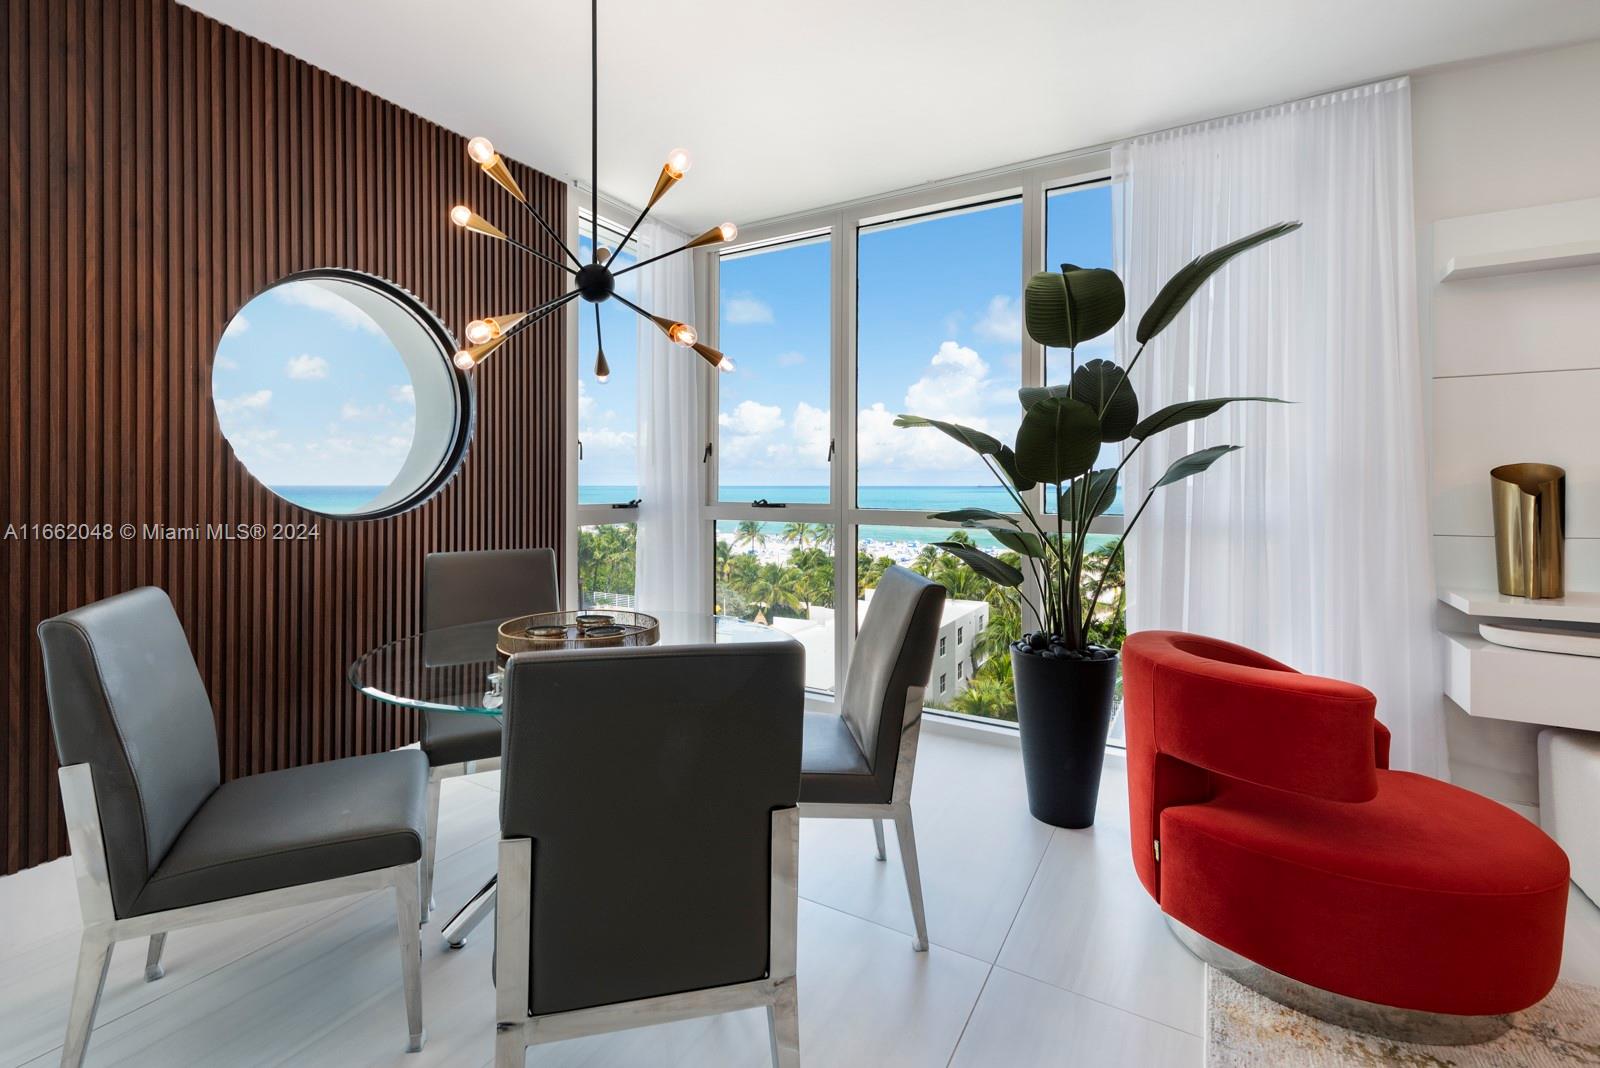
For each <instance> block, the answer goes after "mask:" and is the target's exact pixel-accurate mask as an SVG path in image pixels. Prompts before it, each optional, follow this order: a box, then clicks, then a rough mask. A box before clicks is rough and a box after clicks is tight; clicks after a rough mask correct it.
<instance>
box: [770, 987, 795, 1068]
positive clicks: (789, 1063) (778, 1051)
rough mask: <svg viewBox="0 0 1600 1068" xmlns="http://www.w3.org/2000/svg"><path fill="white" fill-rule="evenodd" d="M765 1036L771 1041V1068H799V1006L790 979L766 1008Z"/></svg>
mask: <svg viewBox="0 0 1600 1068" xmlns="http://www.w3.org/2000/svg"><path fill="white" fill-rule="evenodd" d="M767 1034H768V1037H770V1038H771V1040H772V1068H800V1005H799V1002H798V995H797V994H796V992H795V982H794V980H793V979H792V978H791V979H790V980H789V981H788V982H786V983H784V984H783V987H782V989H781V990H780V991H779V993H778V998H777V1000H776V1001H774V1002H773V1003H772V1004H771V1005H768V1006H767Z"/></svg>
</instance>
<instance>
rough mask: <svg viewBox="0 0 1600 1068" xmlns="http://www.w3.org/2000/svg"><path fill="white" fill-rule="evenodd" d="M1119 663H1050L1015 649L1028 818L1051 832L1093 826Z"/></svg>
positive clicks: (1013, 665) (1059, 660) (1114, 660)
mask: <svg viewBox="0 0 1600 1068" xmlns="http://www.w3.org/2000/svg"><path fill="white" fill-rule="evenodd" d="M1117 660H1118V658H1117V657H1115V656H1110V657H1107V658H1106V659H1104V660H1074V659H1071V658H1066V657H1046V656H1042V655H1041V654H1039V653H1037V652H1034V651H1033V650H1031V649H1021V648H1018V647H1017V646H1015V645H1013V646H1012V647H1011V671H1012V675H1013V676H1014V677H1015V679H1016V685H1017V724H1018V726H1019V727H1020V728H1021V730H1022V770H1023V774H1024V776H1025V777H1026V778H1027V781H1028V811H1030V812H1032V813H1033V818H1034V819H1037V820H1040V821H1042V822H1044V823H1048V824H1050V825H1051V826H1054V827H1091V826H1093V825H1094V811H1095V804H1096V801H1097V800H1098V799H1099V796H1100V767H1101V764H1102V763H1103V762H1104V760H1105V753H1106V735H1107V734H1108V733H1109V732H1110V730H1111V714H1112V706H1113V703H1114V701H1115V699H1116V692H1117Z"/></svg>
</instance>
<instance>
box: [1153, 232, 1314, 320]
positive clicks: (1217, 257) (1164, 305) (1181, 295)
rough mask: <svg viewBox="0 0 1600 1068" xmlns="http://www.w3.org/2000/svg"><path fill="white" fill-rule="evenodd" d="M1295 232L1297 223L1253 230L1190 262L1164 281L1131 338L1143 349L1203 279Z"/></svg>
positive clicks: (1181, 307)
mask: <svg viewBox="0 0 1600 1068" xmlns="http://www.w3.org/2000/svg"><path fill="white" fill-rule="evenodd" d="M1298 229H1300V224H1299V223H1298V222H1282V223H1277V224H1276V225H1273V226H1269V227H1267V228H1266V229H1265V230H1257V231H1256V232H1255V233H1253V234H1249V235H1247V236H1245V237H1241V238H1239V240H1237V241H1230V242H1229V243H1228V244H1226V245H1223V246H1222V247H1221V248H1216V249H1212V250H1211V251H1210V252H1207V253H1205V254H1204V255H1203V256H1197V257H1196V258H1195V259H1193V260H1191V261H1190V262H1189V263H1188V264H1187V265H1186V266H1185V267H1184V268H1183V269H1182V270H1180V271H1179V272H1178V273H1177V274H1175V275H1173V276H1172V277H1171V278H1169V279H1167V284H1166V285H1164V286H1162V287H1161V292H1159V293H1157V294H1156V299H1155V300H1153V301H1151V302H1150V308H1149V310H1148V311H1146V312H1145V313H1144V318H1142V319H1140V320H1139V330H1138V332H1137V333H1136V334H1135V335H1134V336H1135V337H1136V338H1137V339H1138V341H1139V344H1141V345H1143V344H1144V343H1145V342H1147V341H1149V340H1150V339H1151V338H1153V337H1155V336H1156V335H1157V334H1159V333H1161V331H1163V330H1165V329H1166V328H1167V325H1168V324H1169V323H1171V322H1172V320H1174V319H1176V318H1177V317H1178V313H1179V312H1181V311H1182V310H1183V307H1184V305H1186V304H1188V303H1189V298H1190V297H1192V296H1194V295H1195V293H1196V292H1197V291H1198V290H1199V289H1200V287H1201V286H1203V285H1205V283H1206V279H1208V278H1210V277H1211V276H1212V275H1214V274H1216V273H1217V272H1218V271H1220V270H1222V268H1223V267H1224V266H1225V265H1226V264H1227V262H1228V261H1229V260H1231V259H1233V258H1234V257H1235V256H1237V255H1239V253H1241V252H1244V251H1247V250H1248V249H1252V248H1255V247H1256V246H1257V245H1262V244H1265V243H1266V242H1268V241H1271V240H1273V239H1274V238H1279V237H1282V236H1283V235H1284V234H1289V233H1293V232H1294V231H1296V230H1298Z"/></svg>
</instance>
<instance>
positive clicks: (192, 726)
mask: <svg viewBox="0 0 1600 1068" xmlns="http://www.w3.org/2000/svg"><path fill="white" fill-rule="evenodd" d="M39 643H40V645H41V646H42V648H43V652H44V670H45V689H46V693H47V695H48V699H49V703H50V726H51V729H52V730H53V732H54V734H55V742H56V751H57V754H58V755H59V756H60V759H61V773H60V778H61V804H62V808H63V809H65V812H66V819H67V840H68V842H69V844H70V845H71V847H72V864H73V868H74V871H75V873H76V878H77V885H78V905H79V908H80V910H81V911H82V913H83V936H82V939H81V942H80V945H79V950H78V970H77V977H76V979H75V981H74V984H73V989H72V1007H71V1009H70V1010H69V1013H68V1017H67V1034H66V1040H65V1044H64V1046H63V1048H62V1052H61V1063H62V1064H63V1065H78V1064H81V1063H82V1062H83V1057H84V1053H85V1051H86V1050H87V1049H88V1045H89V1035H90V1032H91V1030H92V1029H93V1027H94V1017H95V1011H96V1009H97V1008H98V1007H99V1003H100V995H101V992H102V991H103V990H104V989H105V981H106V970H107V969H108V968H109V967H110V964H111V951H112V948H113V947H114V946H115V944H116V943H117V942H119V941H122V940H124V939H129V938H139V937H143V936H146V935H148V936H149V938H150V944H149V949H148V952H147V954H146V957H145V979H146V981H152V982H153V981H154V980H157V979H159V978H161V976H162V974H163V973H162V968H161V954H162V950H163V948H164V946H165V944H166V938H167V933H168V932H169V931H173V930H176V929H178V928H182V927H192V926H194V925H196V924H202V923H212V922H215V921H217V920H227V919H233V918H236V917H241V916H252V915H255V914H257V913H260V912H266V911H269V910H272V909H279V908H288V907H290V906H294V905H301V904H304V903H306V902H309V901H318V900H322V899H325V898H331V897H341V896H344V895H348V894H362V893H367V892H369V891H372V890H381V889H387V888H390V887H393V889H394V895H395V914H396V922H397V925H398V929H399V935H400V965H401V975H402V978H403V980H404V988H405V1002H406V1019H407V1023H408V1024H409V1027H410V1044H409V1046H408V1047H407V1048H408V1049H409V1050H411V1051H413V1052H414V1051H416V1050H420V1049H421V1048H422V1042H423V1029H422V946H421V943H420V940H419V936H418V931H417V928H418V927H419V926H420V924H421V891H420V879H421V871H420V870H419V862H420V860H421V857H422V843H423V811H422V803H423V794H424V792H425V790H426V786H427V777H428V768H427V763H426V761H424V760H423V758H422V755H421V754H420V753H418V752H416V751H415V750H397V751H394V752H388V753H379V754H377V755H374V756H363V757H353V758H349V759H345V760H335V761H331V762H329V763H326V764H312V765H309V766H306V767H299V768H290V769H288V770H286V771H273V772H267V773H265V774H261V775H249V776H245V777H244V778H240V779H234V780H232V781H230V782H223V781H222V777H221V773H220V767H219V764H218V759H217V734H216V725H215V722H214V720H213V718H212V710H211V702H210V699H209V698H208V697H207V696H206V691H205V684H204V683H203V682H202V681H201V679H200V673H199V671H198V670H197V669H196V667H195V663H194V657H193V656H192V654H191V653H190V651H189V643H188V640H187V639H186V638H185V637H184V633H183V626H182V624H181V623H179V622H178V617H177V614H176V613H175V612H174V611H173V609H172V602H171V601H170V600H168V598H167V595H166V594H165V593H163V592H162V591H161V590H158V589H155V588H153V587H143V588H140V589H136V590H130V591H129V592H127V593H122V594H118V595H117V596H115V597H109V598H107V599H105V600H103V601H97V602H95V603H94V604H90V605H86V606H84V607H82V608H78V609H74V610H73V611H70V612H66V613H63V614H62V615H59V616H56V617H54V618H52V619H47V620H45V621H44V622H43V623H41V624H39Z"/></svg>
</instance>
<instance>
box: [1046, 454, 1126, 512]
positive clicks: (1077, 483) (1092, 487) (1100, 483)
mask: <svg viewBox="0 0 1600 1068" xmlns="http://www.w3.org/2000/svg"><path fill="white" fill-rule="evenodd" d="M1116 482H1117V469H1116V468H1115V467H1106V468H1102V469H1101V470H1099V471H1090V472H1089V474H1088V475H1087V476H1085V477H1083V478H1079V479H1075V480H1074V481H1073V483H1072V485H1071V486H1069V487H1068V488H1067V492H1065V493H1063V494H1062V495H1061V500H1060V501H1059V502H1057V504H1058V507H1060V508H1061V514H1062V515H1064V516H1067V517H1068V518H1076V517H1077V515H1078V499H1079V496H1080V495H1081V494H1083V493H1084V492H1085V487H1087V493H1088V497H1089V507H1090V509H1091V510H1090V513H1089V518H1090V519H1093V518H1094V517H1095V516H1097V515H1104V514H1105V510H1106V509H1107V508H1110V507H1111V502H1112V501H1114V500H1116V499H1117V493H1116V489H1115V486H1116Z"/></svg>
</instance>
